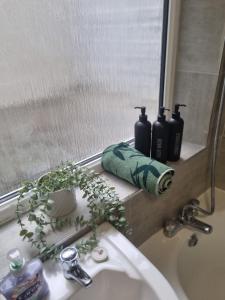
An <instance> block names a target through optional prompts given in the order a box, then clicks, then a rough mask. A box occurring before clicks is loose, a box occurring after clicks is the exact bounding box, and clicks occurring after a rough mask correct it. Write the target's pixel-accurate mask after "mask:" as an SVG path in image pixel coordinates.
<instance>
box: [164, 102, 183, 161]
mask: <svg viewBox="0 0 225 300" xmlns="http://www.w3.org/2000/svg"><path fill="white" fill-rule="evenodd" d="M180 106H186V105H185V104H176V105H175V111H174V112H173V114H172V118H171V119H170V120H169V121H168V123H169V146H168V160H169V161H177V160H179V158H180V152H181V144H182V137H183V129H184V121H183V119H182V118H181V117H180V112H179V108H180Z"/></svg>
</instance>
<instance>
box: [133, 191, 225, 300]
mask: <svg viewBox="0 0 225 300" xmlns="http://www.w3.org/2000/svg"><path fill="white" fill-rule="evenodd" d="M198 199H199V200H200V203H201V206H202V207H206V203H207V201H208V200H209V191H208V192H206V193H205V194H203V195H201V196H200V197H199V198H198ZM201 219H202V220H204V222H206V223H208V224H211V225H212V226H213V232H212V233H211V234H210V235H206V234H202V233H199V232H196V231H195V232H194V231H191V230H188V229H182V230H181V231H179V232H178V233H177V234H176V235H175V236H174V237H173V238H167V237H165V236H164V234H163V231H162V230H161V231H159V232H157V233H156V234H154V235H153V236H151V237H150V238H149V239H148V240H146V241H145V242H144V243H143V244H142V245H141V246H140V248H139V249H140V250H141V252H142V253H143V254H144V255H145V256H146V257H147V258H148V259H149V260H150V261H151V262H152V263H153V264H154V265H155V266H156V267H157V268H158V269H159V270H160V271H161V273H162V274H163V275H164V276H165V277H166V278H167V280H168V281H169V282H170V284H171V285H172V287H173V288H174V290H175V292H176V294H177V296H178V298H179V299H180V300H225V191H223V190H219V189H217V190H216V211H215V213H214V215H213V216H209V217H202V218H201ZM193 233H195V234H196V236H197V240H198V241H197V244H196V245H193V244H192V245H191V246H190V243H189V240H190V238H191V236H192V235H193ZM165 300H166V299H165Z"/></svg>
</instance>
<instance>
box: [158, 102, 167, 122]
mask: <svg viewBox="0 0 225 300" xmlns="http://www.w3.org/2000/svg"><path fill="white" fill-rule="evenodd" d="M165 110H168V111H170V110H169V109H168V108H165V107H164V106H160V108H159V114H158V121H159V122H163V121H165V120H166V116H165V115H164V111H165Z"/></svg>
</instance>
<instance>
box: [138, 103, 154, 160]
mask: <svg viewBox="0 0 225 300" xmlns="http://www.w3.org/2000/svg"><path fill="white" fill-rule="evenodd" d="M135 108H138V109H140V110H141V115H140V116H139V121H137V122H136V123H135V126H134V137H135V149H137V150H138V151H140V152H141V153H143V154H144V155H145V156H150V149H151V127H152V126H151V123H150V122H149V121H148V116H147V115H146V114H145V110H146V107H145V106H136V107H135Z"/></svg>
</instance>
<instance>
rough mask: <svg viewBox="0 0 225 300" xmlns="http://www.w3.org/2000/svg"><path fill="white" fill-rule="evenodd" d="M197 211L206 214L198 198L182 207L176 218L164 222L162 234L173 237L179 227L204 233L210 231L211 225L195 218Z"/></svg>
mask: <svg viewBox="0 0 225 300" xmlns="http://www.w3.org/2000/svg"><path fill="white" fill-rule="evenodd" d="M199 213H202V214H204V215H205V214H206V213H205V210H204V209H202V208H201V207H199V201H198V200H196V199H194V200H191V201H190V202H189V203H188V204H186V205H185V206H184V207H183V208H182V210H181V212H180V213H179V216H178V219H176V220H169V221H167V222H166V224H165V226H164V234H165V235H166V236H167V237H173V236H174V235H175V234H176V233H177V232H178V231H179V230H180V229H182V228H184V227H187V228H190V229H194V230H197V231H200V232H202V233H205V234H209V233H211V232H212V230H213V228H212V226H211V225H209V224H207V223H204V222H202V221H200V220H198V219H196V216H198V215H199Z"/></svg>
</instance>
